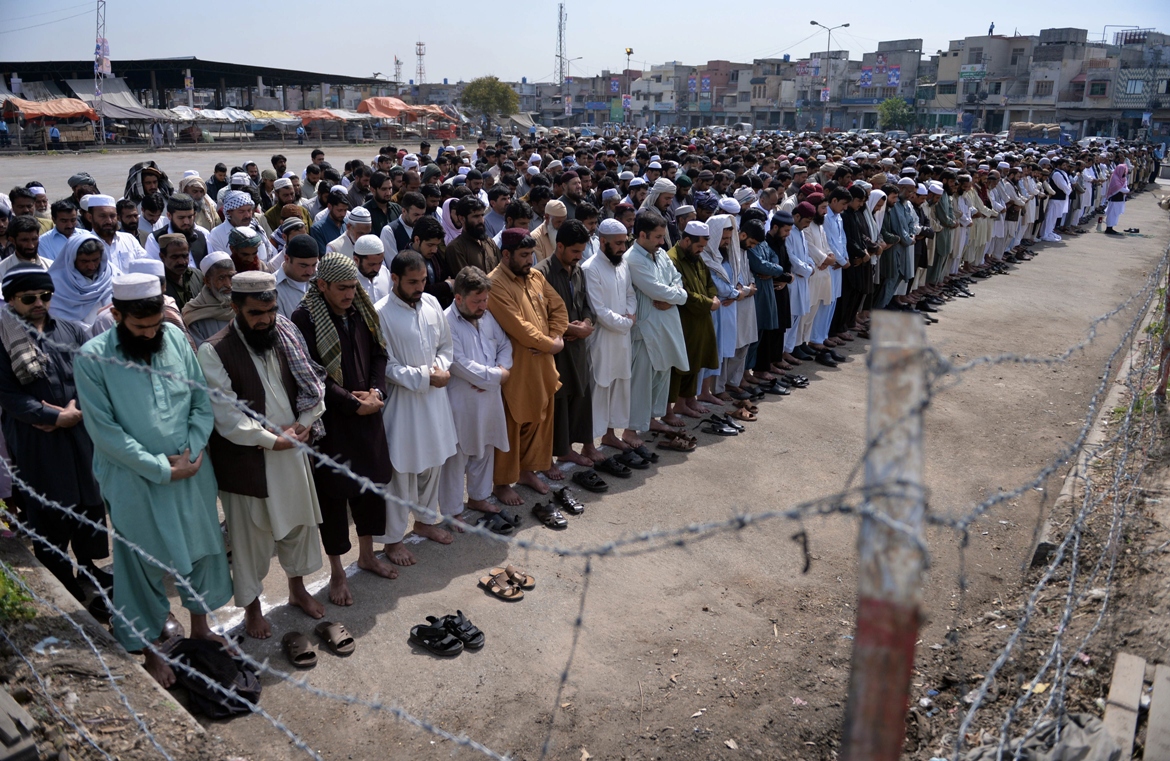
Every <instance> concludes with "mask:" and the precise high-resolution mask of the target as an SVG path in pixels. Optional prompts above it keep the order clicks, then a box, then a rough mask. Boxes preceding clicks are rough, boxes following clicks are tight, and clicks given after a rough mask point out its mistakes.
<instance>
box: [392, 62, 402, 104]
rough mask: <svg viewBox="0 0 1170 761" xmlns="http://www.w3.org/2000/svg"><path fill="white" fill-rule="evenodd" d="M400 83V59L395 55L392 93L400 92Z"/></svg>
mask: <svg viewBox="0 0 1170 761" xmlns="http://www.w3.org/2000/svg"><path fill="white" fill-rule="evenodd" d="M401 84H402V59H400V58H399V57H398V56H397V55H395V56H394V94H395V95H398V94H399V93H401V90H399V89H398V88H399V86H400V85H401Z"/></svg>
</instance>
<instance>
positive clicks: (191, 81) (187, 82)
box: [183, 77, 195, 92]
mask: <svg viewBox="0 0 1170 761" xmlns="http://www.w3.org/2000/svg"><path fill="white" fill-rule="evenodd" d="M183 89H184V90H186V91H187V92H193V91H194V90H195V77H183Z"/></svg>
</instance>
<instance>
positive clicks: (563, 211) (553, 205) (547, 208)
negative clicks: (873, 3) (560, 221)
mask: <svg viewBox="0 0 1170 761" xmlns="http://www.w3.org/2000/svg"><path fill="white" fill-rule="evenodd" d="M544 213H545V215H547V216H550V217H567V216H568V215H569V210H568V208H566V207H565V204H564V202H562V201H557V200H555V199H554V200H552V201H549V202H548V203H546V204H545V205H544Z"/></svg>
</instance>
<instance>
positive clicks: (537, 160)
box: [528, 153, 544, 166]
mask: <svg viewBox="0 0 1170 761" xmlns="http://www.w3.org/2000/svg"><path fill="white" fill-rule="evenodd" d="M543 160H544V159H542V158H541V157H540V154H539V153H534V154H532V155H531V156H529V157H528V163H529V164H536V165H538V166H539V164H540V162H541V161H543Z"/></svg>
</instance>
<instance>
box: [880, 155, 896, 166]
mask: <svg viewBox="0 0 1170 761" xmlns="http://www.w3.org/2000/svg"><path fill="white" fill-rule="evenodd" d="M878 163H880V164H881V165H882V166H893V165H894V160H893V159H892V158H889V157H887V158H884V159H882V160H881V161H880V162H878Z"/></svg>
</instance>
